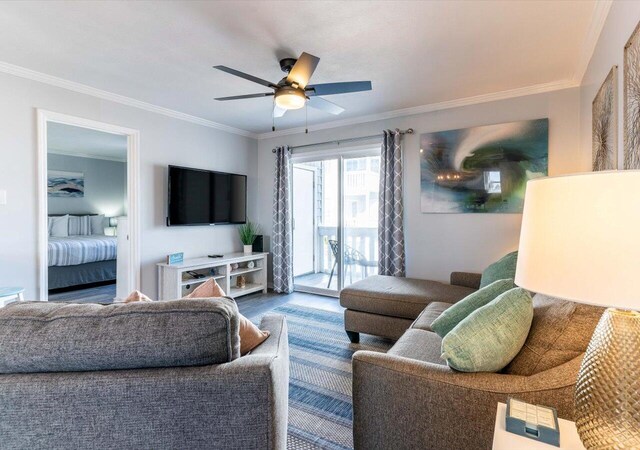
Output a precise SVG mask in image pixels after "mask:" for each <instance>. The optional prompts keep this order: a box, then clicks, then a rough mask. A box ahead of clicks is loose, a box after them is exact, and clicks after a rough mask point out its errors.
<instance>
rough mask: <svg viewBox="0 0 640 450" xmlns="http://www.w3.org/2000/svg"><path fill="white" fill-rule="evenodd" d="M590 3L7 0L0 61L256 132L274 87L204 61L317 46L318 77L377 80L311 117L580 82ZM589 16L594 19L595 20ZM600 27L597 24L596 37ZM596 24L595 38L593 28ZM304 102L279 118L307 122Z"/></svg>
mask: <svg viewBox="0 0 640 450" xmlns="http://www.w3.org/2000/svg"><path fill="white" fill-rule="evenodd" d="M595 5H596V2H595V1H592V0H577V1H571V0H568V1H525V0H523V1H475V2H474V1H446V2H445V1H423V2H415V1H393V2H374V1H362V2H354V1H352V2H348V1H339V2H329V1H322V2H319V1H316V2H313V1H308V2H280V1H278V2H276V1H245V2H241V1H233V2H232V1H228V2H227V1H222V2H159V1H157V2H145V1H139V2H105V1H94V2H75V1H69V2H59V1H45V2H3V4H2V8H1V9H0V61H3V62H5V63H9V64H13V65H17V66H21V67H24V68H28V69H31V70H35V71H39V72H43V73H46V74H49V75H52V76H56V77H61V78H64V79H66V80H71V81H74V82H77V83H82V84H85V85H88V86H92V87H94V88H98V89H102V90H105V91H109V92H112V93H116V94H119V95H124V96H127V97H131V98H133V99H136V100H140V101H144V102H148V103H151V104H154V105H158V106H161V107H164V108H170V109H172V110H176V111H179V112H182V113H187V114H190V115H193V116H197V117H200V118H203V119H207V120H210V121H214V122H218V123H221V124H226V125H229V126H233V127H236V128H240V129H243V130H248V131H251V132H254V133H264V132H267V131H270V130H271V108H272V100H271V99H270V98H259V99H252V100H238V101H235V102H224V103H223V102H216V101H214V100H213V98H214V97H220V96H227V95H237V94H248V93H257V92H267V91H268V89H265V88H263V87H262V86H260V85H257V84H253V83H251V82H249V81H246V80H243V79H239V78H236V77H233V76H231V75H228V74H226V73H223V72H219V71H216V70H214V69H212V67H211V66H213V65H216V64H222V65H227V66H230V67H233V68H235V69H238V70H241V71H244V72H248V73H250V74H252V75H255V76H258V77H261V78H265V79H268V80H270V81H274V82H277V81H278V80H279V79H280V78H282V76H283V75H284V74H283V73H282V72H281V71H280V68H279V65H278V59H279V58H282V57H287V56H297V55H299V54H300V53H301V52H302V51H306V52H308V53H311V54H313V55H316V56H318V57H320V58H321V61H320V64H319V66H318V69H317V70H316V73H315V74H314V76H313V78H312V84H313V83H326V82H337V81H351V80H371V81H372V83H373V91H370V92H363V93H354V94H343V95H335V96H330V97H328V99H329V100H331V101H333V102H335V103H337V104H339V105H341V106H343V107H344V108H346V112H344V113H343V114H342V115H340V116H331V115H328V114H326V113H323V112H319V111H316V110H313V109H311V108H309V124H319V123H325V122H328V121H334V120H342V119H348V118H354V117H358V116H363V115H371V114H380V113H384V112H388V111H394V110H398V109H404V108H411V107H417V106H420V105H428V104H433V103H439V102H445V101H451V100H454V99H461V98H466V97H472V96H478V95H483V94H488V93H495V92H500V91H505V90H512V89H519V88H524V87H528V86H533V85H541V84H549V83H558V82H565V81H566V82H567V83H569V82H573V83H575V82H576V77H577V81H578V82H579V81H580V80H579V77H581V75H582V73H580V72H581V70H582V71H583V70H584V68H585V67H586V62H585V61H584V59H585V58H584V54H585V50H584V49H585V46H588V41H589V40H590V39H589V34H593V25H592V24H591V22H592V17H593V16H594V11H596V10H597V9H598V8H596V7H595ZM590 29H591V31H590ZM596 37H597V36H596ZM592 38H593V37H591V40H593V39H592ZM304 121H305V113H304V110H298V111H290V112H288V113H287V114H286V116H285V117H284V118H282V119H279V120H277V121H276V126H277V128H279V129H285V128H292V127H299V126H303V125H304Z"/></svg>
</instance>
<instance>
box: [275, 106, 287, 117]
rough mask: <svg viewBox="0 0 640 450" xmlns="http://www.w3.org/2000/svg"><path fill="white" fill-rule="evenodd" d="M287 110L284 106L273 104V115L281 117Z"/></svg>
mask: <svg viewBox="0 0 640 450" xmlns="http://www.w3.org/2000/svg"><path fill="white" fill-rule="evenodd" d="M286 112H287V110H286V109H284V108H280V107H279V106H277V105H273V117H282V116H284V113H286Z"/></svg>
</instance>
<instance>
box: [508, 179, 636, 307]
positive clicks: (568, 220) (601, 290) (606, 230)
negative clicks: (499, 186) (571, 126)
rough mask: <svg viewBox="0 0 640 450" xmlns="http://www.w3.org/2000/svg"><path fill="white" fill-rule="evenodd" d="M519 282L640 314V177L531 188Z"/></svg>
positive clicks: (542, 183)
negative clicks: (639, 311)
mask: <svg viewBox="0 0 640 450" xmlns="http://www.w3.org/2000/svg"><path fill="white" fill-rule="evenodd" d="M515 282H516V284H517V285H518V286H520V287H523V288H525V289H528V290H530V291H533V292H538V293H542V294H546V295H550V296H553V297H558V298H563V299H567V300H573V301H576V302H581V303H588V304H593V305H599V306H612V307H617V308H622V309H634V310H638V309H640V171H619V172H594V173H587V174H577V175H569V176H562V177H552V178H540V179H537V180H532V181H529V183H528V184H527V192H526V196H525V202H524V212H523V216H522V230H521V234H520V249H519V252H518V267H517V270H516V279H515Z"/></svg>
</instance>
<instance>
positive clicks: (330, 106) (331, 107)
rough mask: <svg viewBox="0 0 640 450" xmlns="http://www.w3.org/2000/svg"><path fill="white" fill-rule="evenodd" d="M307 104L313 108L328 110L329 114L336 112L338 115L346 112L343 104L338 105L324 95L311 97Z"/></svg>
mask: <svg viewBox="0 0 640 450" xmlns="http://www.w3.org/2000/svg"><path fill="white" fill-rule="evenodd" d="M307 104H308V105H309V106H311V107H312V108H315V109H319V110H321V111H324V112H328V113H329V114H335V115H336V116H337V115H338V114H342V113H343V112H344V108H343V107H342V106H338V105H336V104H335V103H332V102H330V101H329V100H325V99H324V98H322V97H316V96H313V97H309V100H308V103H307Z"/></svg>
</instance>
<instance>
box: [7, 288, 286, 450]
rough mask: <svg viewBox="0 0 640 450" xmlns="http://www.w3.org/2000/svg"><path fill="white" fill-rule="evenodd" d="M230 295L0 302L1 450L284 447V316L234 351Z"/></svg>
mask: <svg viewBox="0 0 640 450" xmlns="http://www.w3.org/2000/svg"><path fill="white" fill-rule="evenodd" d="M238 327H239V322H238V310H237V307H236V305H235V302H234V301H233V300H231V299H222V300H221V301H216V302H212V301H209V300H207V299H197V300H175V301H166V302H152V303H131V304H115V305H106V306H105V305H96V304H64V303H45V302H27V303H13V304H10V305H9V306H7V307H6V308H2V309H0V448H2V449H12V450H13V449H39V448H41V449H44V448H46V449H71V448H77V449H80V448H100V449H119V450H122V449H140V448H153V449H177V448H189V449H284V448H285V447H286V440H287V415H288V414H287V412H288V383H289V348H288V341H287V326H286V322H285V318H284V316H281V315H268V316H266V317H265V318H264V319H263V320H262V324H261V328H262V329H263V330H269V331H270V332H271V336H270V337H269V338H268V339H267V340H266V341H265V342H263V343H262V344H261V345H260V346H258V347H257V348H255V349H254V350H253V351H252V352H250V353H249V354H248V355H246V356H242V357H240V342H239V336H238Z"/></svg>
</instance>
